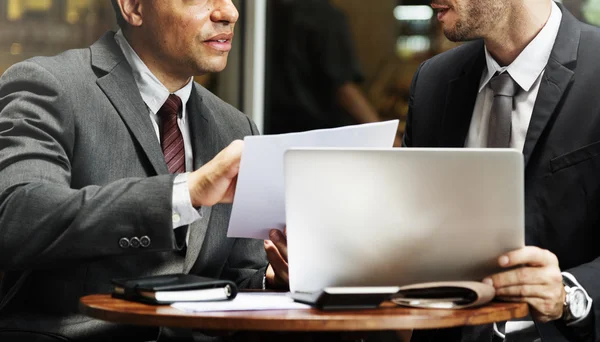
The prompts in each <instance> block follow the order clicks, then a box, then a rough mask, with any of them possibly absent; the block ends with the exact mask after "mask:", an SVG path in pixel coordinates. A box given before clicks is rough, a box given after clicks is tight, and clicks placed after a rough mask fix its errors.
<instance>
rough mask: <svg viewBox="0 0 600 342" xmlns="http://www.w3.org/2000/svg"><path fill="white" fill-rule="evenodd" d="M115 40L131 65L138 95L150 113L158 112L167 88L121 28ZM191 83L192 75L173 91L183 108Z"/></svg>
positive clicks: (164, 99)
mask: <svg viewBox="0 0 600 342" xmlns="http://www.w3.org/2000/svg"><path fill="white" fill-rule="evenodd" d="M115 40H116V41H117V44H119V47H121V50H122V51H123V55H125V59H126V60H127V62H128V63H129V65H130V66H131V70H132V71H133V78H134V79H135V83H136V84H137V86H138V89H139V91H140V95H141V96H142V99H143V100H144V102H145V103H146V106H148V108H149V109H150V110H151V111H152V113H154V114H156V113H158V111H159V109H160V107H162V105H163V104H164V103H165V102H166V101H167V98H168V97H169V95H170V93H169V90H168V89H167V88H166V87H165V86H164V85H163V84H162V83H161V82H160V81H159V80H158V78H156V76H154V74H153V73H152V72H151V71H150V69H148V67H147V66H146V64H145V63H144V61H142V59H141V58H140V56H138V54H137V53H136V52H135V50H133V48H132V47H131V45H129V42H128V41H127V39H126V38H125V36H124V35H123V32H122V31H121V30H119V31H118V32H117V33H116V34H115ZM193 83H194V79H193V77H190V81H189V82H188V83H187V84H186V85H185V86H183V88H181V89H179V90H177V91H176V92H175V95H177V96H179V98H181V103H182V105H183V108H185V106H186V104H187V101H188V100H189V98H190V96H191V94H192V85H193ZM185 113H186V111H185V110H183V111H182V115H185Z"/></svg>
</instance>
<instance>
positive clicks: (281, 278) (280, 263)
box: [265, 229, 290, 289]
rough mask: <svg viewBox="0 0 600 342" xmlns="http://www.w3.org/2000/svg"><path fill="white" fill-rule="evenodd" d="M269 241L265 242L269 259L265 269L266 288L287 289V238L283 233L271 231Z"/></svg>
mask: <svg viewBox="0 0 600 342" xmlns="http://www.w3.org/2000/svg"><path fill="white" fill-rule="evenodd" d="M269 237H270V238H271V240H265V251H266V252H267V258H268V259H269V267H268V268H267V274H266V277H267V286H268V287H269V288H275V289H277V288H288V287H289V283H290V281H289V277H288V274H289V271H288V263H287V238H286V234H285V229H284V233H282V232H281V231H279V230H277V229H272V230H271V232H270V233H269Z"/></svg>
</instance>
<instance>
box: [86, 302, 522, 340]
mask: <svg viewBox="0 0 600 342" xmlns="http://www.w3.org/2000/svg"><path fill="white" fill-rule="evenodd" d="M79 306H80V311H81V312H82V313H83V314H85V315H88V316H91V317H94V318H98V319H101V320H105V321H111V322H118V323H124V324H132V325H150V326H163V327H171V328H191V329H201V330H220V331H278V332H286V331H290V332H291V331H294V332H298V331H305V332H308V331H311V332H328V331H381V330H413V329H434V328H450V327H457V326H463V325H481V324H488V323H492V322H499V321H506V320H509V319H513V318H522V317H525V316H527V314H528V312H529V311H528V306H527V304H525V303H500V302H492V303H490V304H488V305H486V306H483V307H480V308H476V309H462V310H432V309H409V308H403V307H397V306H395V305H394V304H392V303H384V304H383V305H382V306H381V307H380V308H378V309H373V310H352V311H320V310H316V309H306V310H272V311H237V312H202V313H188V312H183V311H180V310H177V309H175V308H172V307H170V306H153V305H146V304H141V303H135V302H129V301H125V300H121V299H116V298H112V297H111V296H110V295H90V296H86V297H83V298H81V301H80V305H79Z"/></svg>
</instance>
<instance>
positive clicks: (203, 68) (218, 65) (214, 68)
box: [197, 58, 227, 74]
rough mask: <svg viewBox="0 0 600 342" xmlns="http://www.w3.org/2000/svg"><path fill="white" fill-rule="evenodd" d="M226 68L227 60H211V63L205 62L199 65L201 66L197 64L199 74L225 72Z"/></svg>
mask: <svg viewBox="0 0 600 342" xmlns="http://www.w3.org/2000/svg"><path fill="white" fill-rule="evenodd" d="M226 66H227V58H223V59H220V60H211V61H204V63H199V64H197V69H198V72H200V73H202V74H207V73H215V72H221V71H223V70H225V67H226Z"/></svg>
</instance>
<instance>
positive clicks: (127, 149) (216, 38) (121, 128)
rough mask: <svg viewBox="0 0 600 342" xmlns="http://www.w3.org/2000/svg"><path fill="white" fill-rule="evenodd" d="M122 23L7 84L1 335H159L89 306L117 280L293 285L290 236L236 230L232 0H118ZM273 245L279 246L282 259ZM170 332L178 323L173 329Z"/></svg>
mask: <svg viewBox="0 0 600 342" xmlns="http://www.w3.org/2000/svg"><path fill="white" fill-rule="evenodd" d="M113 5H115V9H116V10H117V13H118V16H117V17H118V18H119V24H120V26H121V28H122V29H121V30H119V31H118V32H117V33H115V32H108V33H106V34H105V35H104V36H103V37H102V38H100V40H98V41H97V42H96V43H94V44H93V45H92V46H91V47H90V48H88V49H81V50H72V51H67V52H65V53H63V54H61V55H59V56H56V57H49V58H34V59H31V60H28V61H25V62H22V63H19V64H16V65H14V66H13V67H11V68H10V69H9V70H7V71H6V73H5V74H4V75H3V76H2V78H1V79H0V270H3V271H5V272H6V275H5V278H4V279H3V281H2V284H1V286H0V340H3V341H4V340H11V338H12V339H14V340H20V341H23V340H34V341H65V340H86V341H90V340H107V339H108V338H109V337H110V338H113V339H116V340H123V339H125V338H126V339H127V340H129V341H146V340H154V339H156V338H157V336H158V334H159V330H158V329H155V328H143V327H131V326H123V325H119V324H109V323H106V322H100V321H97V320H94V319H91V318H87V317H84V316H81V315H79V314H78V299H79V298H80V297H81V296H84V295H87V294H91V293H108V292H110V291H111V286H110V280H111V279H113V278H122V277H136V276H146V275H154V274H166V273H179V272H190V273H194V274H199V275H202V276H207V277H215V278H226V279H231V280H233V281H235V282H236V283H237V284H238V285H239V286H240V287H245V288H246V287H247V288H261V287H264V286H265V285H266V286H281V285H283V286H285V284H286V279H287V264H286V263H285V259H284V257H282V256H285V255H286V253H285V238H284V237H283V236H278V237H279V238H280V239H279V241H280V242H277V243H275V244H274V243H272V242H270V241H269V242H265V245H264V248H263V242H261V241H252V240H245V239H228V238H227V236H226V230H227V224H228V220H229V214H230V211H231V207H230V205H229V204H227V203H230V202H231V200H232V195H233V192H234V189H235V181H236V175H237V172H238V169H239V161H240V156H241V152H242V149H243V142H241V141H239V140H238V139H242V138H243V137H244V136H247V135H251V134H258V131H257V129H256V126H255V125H254V124H253V123H252V122H251V121H250V120H249V119H248V118H247V117H246V116H244V115H243V114H241V113H240V112H239V111H237V110H236V109H234V108H233V107H231V106H229V105H227V104H226V103H224V102H223V101H221V100H220V99H218V98H217V97H216V96H214V95H213V94H211V93H210V92H209V91H207V90H206V89H204V88H203V87H202V86H200V85H199V84H197V83H194V82H193V79H192V76H194V75H201V74H205V73H207V72H218V71H221V70H222V69H223V68H224V67H225V65H226V62H227V56H228V51H229V50H230V48H231V39H232V38H233V29H234V24H235V22H236V21H237V19H238V12H237V10H236V8H235V7H234V5H233V4H232V3H231V1H230V0H205V1H199V2H198V1H149V0H118V1H116V0H115V1H113ZM264 249H267V251H268V255H269V257H268V259H269V261H270V265H272V266H269V267H267V258H266V257H265V252H264ZM163 334H164V333H163Z"/></svg>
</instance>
